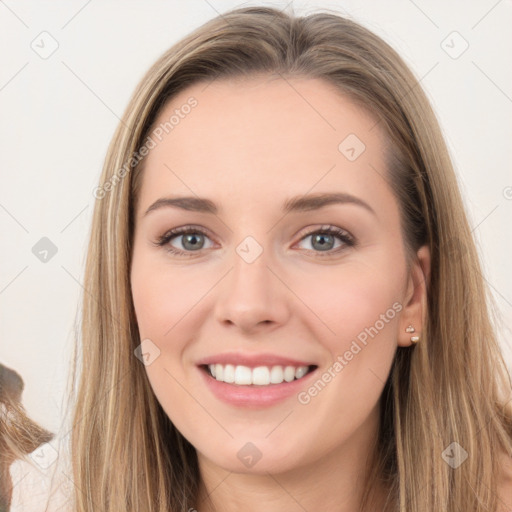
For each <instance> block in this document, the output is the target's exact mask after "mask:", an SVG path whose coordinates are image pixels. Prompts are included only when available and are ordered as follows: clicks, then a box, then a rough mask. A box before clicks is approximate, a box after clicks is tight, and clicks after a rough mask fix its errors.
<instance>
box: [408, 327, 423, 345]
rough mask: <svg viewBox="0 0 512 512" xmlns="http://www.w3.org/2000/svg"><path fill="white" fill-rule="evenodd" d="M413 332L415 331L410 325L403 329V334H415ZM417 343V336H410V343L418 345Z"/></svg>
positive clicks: (418, 339)
mask: <svg viewBox="0 0 512 512" xmlns="http://www.w3.org/2000/svg"><path fill="white" fill-rule="evenodd" d="M415 331H416V329H415V328H414V327H413V326H412V325H409V326H408V327H406V328H405V332H415ZM418 341H420V337H419V336H411V342H412V343H418Z"/></svg>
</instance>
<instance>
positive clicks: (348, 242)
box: [301, 226, 356, 256]
mask: <svg viewBox="0 0 512 512" xmlns="http://www.w3.org/2000/svg"><path fill="white" fill-rule="evenodd" d="M309 237H311V246H312V247H313V249H306V250H309V251H311V250H312V251H314V252H318V253H324V254H319V256H331V255H333V254H337V253H339V252H340V251H341V250H343V249H344V247H347V246H348V247H353V246H354V245H355V244H356V241H355V239H354V238H353V237H352V236H351V235H350V233H348V231H345V230H344V229H341V228H338V227H336V226H322V227H321V228H320V229H317V230H315V231H310V232H309V233H307V234H306V235H305V236H303V237H302V239H301V241H303V240H306V239H307V238H309ZM336 238H337V239H338V240H340V241H341V243H340V244H339V245H338V246H337V247H335V242H336ZM333 249H336V250H333Z"/></svg>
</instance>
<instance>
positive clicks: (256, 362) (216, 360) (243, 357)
mask: <svg viewBox="0 0 512 512" xmlns="http://www.w3.org/2000/svg"><path fill="white" fill-rule="evenodd" d="M196 364H197V365H198V366H208V365H210V364H222V365H226V364H232V365H234V366H248V367H249V368H256V367H258V366H269V367H271V366H294V367H299V366H317V365H316V364H315V363H314V362H312V361H309V360H306V359H304V360H300V359H293V358H290V357H285V356H279V355H277V354H270V353H258V354H247V353H245V354H242V353H239V352H238V353H237V352H226V353H223V354H216V355H212V356H208V357H205V358H203V359H200V360H199V361H197V363H196Z"/></svg>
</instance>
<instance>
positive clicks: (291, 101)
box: [141, 77, 386, 203]
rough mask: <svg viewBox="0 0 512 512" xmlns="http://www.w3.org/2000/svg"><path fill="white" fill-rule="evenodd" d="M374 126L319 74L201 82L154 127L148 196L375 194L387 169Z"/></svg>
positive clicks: (381, 140) (174, 101)
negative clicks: (307, 77) (373, 192)
mask: <svg viewBox="0 0 512 512" xmlns="http://www.w3.org/2000/svg"><path fill="white" fill-rule="evenodd" d="M376 125H377V122H376V120H375V118H374V117H373V116H372V115H371V114H369V113H368V112H367V111H365V110H364V109H361V108H360V107H358V106H357V105H355V104H354V103H353V102H352V101H351V100H350V99H349V98H348V97H347V96H346V95H344V94H342V93H341V92H339V91H338V90H337V89H335V87H334V86H333V85H332V84H329V83H327V82H325V81H323V80H319V79H297V78H295V79H282V78H277V79H274V78H272V79H270V78H269V77H259V78H252V79H243V80H240V79H239V80H219V79H218V80H215V81H213V82H212V83H209V84H208V83H197V84H194V85H192V86H190V87H188V88H187V89H184V90H183V91H181V92H180V93H179V94H177V95H176V96H174V97H173V98H172V100H170V101H169V102H168V104H167V105H166V106H165V107H164V108H163V109H162V111H161V112H160V113H159V115H158V117H157V119H156V121H155V123H154V125H153V127H152V131H151V133H150V137H151V138H152V139H153V142H154V148H153V149H151V151H150V153H149V154H148V156H147V157H146V160H145V164H144V172H143V180H142V190H141V199H142V201H141V202H142V203H144V202H147V201H144V198H146V200H150V199H152V198H153V197H154V196H155V195H156V194H157V193H159V195H160V196H161V195H163V194H164V193H176V194H186V195H191V194H190V193H191V192H192V193H196V194H198V195H201V196H215V197H218V196H219V193H225V194H227V195H226V197H228V195H229V197H230V198H231V200H233V199H234V198H233V192H235V193H236V194H237V196H239V198H240V201H242V200H247V199H250V200H251V201H252V202H254V201H258V200H262V201H264V200H267V201H268V200H269V199H271V198H272V197H273V196H275V197H278V196H279V195H281V193H283V194H286V196H290V195H295V194H305V193H307V192H308V191H309V190H311V189H313V190H312V191H313V192H316V191H322V192H323V191H329V190H331V189H340V187H341V189H343V190H344V191H346V192H349V193H357V194H360V195H361V194H362V195H364V191H365V189H366V191H368V190H369V189H371V190H375V191H378V190H379V189H383V187H386V182H385V180H384V179H383V176H384V175H385V173H386V170H385V166H384V148H385V140H384V137H383V135H382V133H381V131H380V129H379V127H378V126H377V127H376ZM258 191H261V192H262V193H263V194H264V195H265V197H259V196H258ZM269 191H271V193H269ZM280 191H281V192H280ZM383 191H384V189H383ZM145 196H148V197H145ZM149 196H151V197H149Z"/></svg>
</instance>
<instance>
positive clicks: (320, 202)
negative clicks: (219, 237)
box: [144, 192, 376, 216]
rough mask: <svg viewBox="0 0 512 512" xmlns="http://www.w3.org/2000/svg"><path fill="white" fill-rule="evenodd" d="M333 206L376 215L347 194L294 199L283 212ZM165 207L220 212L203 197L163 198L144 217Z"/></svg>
mask: <svg viewBox="0 0 512 512" xmlns="http://www.w3.org/2000/svg"><path fill="white" fill-rule="evenodd" d="M332 204H355V205H357V206H361V207H363V208H365V209H366V210H368V211H369V212H370V213H372V214H373V215H376V213H375V211H374V209H373V208H372V207H371V206H370V205H369V204H368V203H366V202H365V201H363V200H362V199H360V198H359V197H356V196H353V195H351V194H347V193H345V192H335V193H318V194H309V195H303V196H296V197H292V198H290V199H288V200H287V201H286V202H285V203H284V205H283V209H282V210H283V213H285V214H288V213H291V212H306V211H311V210H318V209H320V208H323V207H324V206H329V205H332ZM164 207H173V208H179V209H181V210H187V211H193V212H199V213H210V214H213V215H217V213H218V211H219V209H218V207H217V206H216V204H215V203H214V202H213V201H211V200H210V199H206V198H203V197H193V196H185V197H162V198H160V199H158V200H157V201H155V202H154V203H153V204H152V205H151V206H150V207H149V208H148V209H147V210H146V212H145V213H144V216H146V215H147V214H148V213H150V212H152V211H154V210H157V209H160V208H164Z"/></svg>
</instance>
